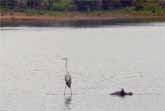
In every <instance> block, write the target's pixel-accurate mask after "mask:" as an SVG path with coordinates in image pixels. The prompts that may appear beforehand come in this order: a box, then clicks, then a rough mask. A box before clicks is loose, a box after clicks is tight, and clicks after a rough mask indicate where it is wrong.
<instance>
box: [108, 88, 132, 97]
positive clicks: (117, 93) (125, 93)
mask: <svg viewBox="0 0 165 111" xmlns="http://www.w3.org/2000/svg"><path fill="white" fill-rule="evenodd" d="M110 95H114V96H119V97H125V96H132V95H133V93H132V92H125V90H124V89H123V88H122V89H121V90H120V91H116V92H114V93H110Z"/></svg>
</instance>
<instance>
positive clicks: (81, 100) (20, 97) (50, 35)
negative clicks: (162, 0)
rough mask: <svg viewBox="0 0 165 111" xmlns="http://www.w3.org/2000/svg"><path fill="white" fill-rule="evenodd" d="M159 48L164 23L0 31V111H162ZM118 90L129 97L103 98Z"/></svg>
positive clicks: (164, 40) (164, 76) (164, 39)
mask: <svg viewBox="0 0 165 111" xmlns="http://www.w3.org/2000/svg"><path fill="white" fill-rule="evenodd" d="M164 47H165V25H164V23H153V24H150V25H148V24H146V25H145V24H142V25H138V26H130V25H125V26H117V27H116V26H110V27H108V26H107V27H88V28H87V27H86V28H82V27H81V28H71V27H70V28H69V27H67V28H66V27H3V28H2V27H1V31H0V81H1V82H0V111H110V110H111V111H165V107H164V106H165V102H164V98H165V88H164V87H165V82H164V81H165V68H164V67H165V59H164V57H165V52H164ZM62 57H68V58H69V64H68V67H69V72H70V73H71V75H72V78H73V84H72V90H73V96H72V97H71V96H69V95H67V96H65V97H64V95H63V93H64V75H65V68H64V61H62V60H61V58H62ZM121 88H125V89H126V90H128V91H132V92H134V95H133V96H130V97H125V98H119V97H114V96H110V95H109V93H111V92H114V91H117V90H120V89H121ZM67 93H69V90H67Z"/></svg>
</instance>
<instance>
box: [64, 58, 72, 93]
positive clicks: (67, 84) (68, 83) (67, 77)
mask: <svg viewBox="0 0 165 111" xmlns="http://www.w3.org/2000/svg"><path fill="white" fill-rule="evenodd" d="M62 60H64V61H65V70H66V74H65V90H64V95H65V91H66V87H68V88H69V89H70V92H71V95H72V89H71V85H72V77H71V75H70V74H69V71H68V66H67V65H68V58H63V59H62Z"/></svg>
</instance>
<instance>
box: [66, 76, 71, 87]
mask: <svg viewBox="0 0 165 111" xmlns="http://www.w3.org/2000/svg"><path fill="white" fill-rule="evenodd" d="M65 83H66V86H68V88H71V84H72V78H71V75H69V74H66V75H65Z"/></svg>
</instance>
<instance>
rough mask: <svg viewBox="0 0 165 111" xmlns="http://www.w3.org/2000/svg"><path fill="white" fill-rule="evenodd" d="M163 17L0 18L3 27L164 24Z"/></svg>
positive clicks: (16, 16)
mask: <svg viewBox="0 0 165 111" xmlns="http://www.w3.org/2000/svg"><path fill="white" fill-rule="evenodd" d="M164 21H165V16H130V15H123V16H122V15H117V16H116V15H115V16H113V15H108V16H106V15H102V16H84V15H78V16H67V15H66V16H26V15H4V16H1V17H0V25H1V27H3V26H83V25H84V26H98V25H113V24H119V23H139V22H141V23H142V22H164Z"/></svg>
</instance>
